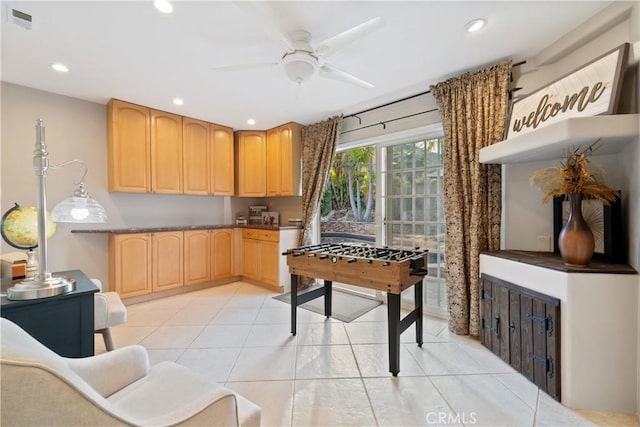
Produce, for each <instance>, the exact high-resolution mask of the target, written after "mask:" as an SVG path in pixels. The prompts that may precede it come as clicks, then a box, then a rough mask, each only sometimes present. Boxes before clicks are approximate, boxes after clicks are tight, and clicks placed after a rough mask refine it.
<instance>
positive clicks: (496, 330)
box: [494, 316, 500, 338]
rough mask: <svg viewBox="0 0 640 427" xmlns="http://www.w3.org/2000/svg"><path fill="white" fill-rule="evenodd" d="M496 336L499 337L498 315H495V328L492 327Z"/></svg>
mask: <svg viewBox="0 0 640 427" xmlns="http://www.w3.org/2000/svg"><path fill="white" fill-rule="evenodd" d="M494 332H495V334H496V337H498V338H500V316H496V328H495V329H494Z"/></svg>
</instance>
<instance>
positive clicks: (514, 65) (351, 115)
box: [344, 61, 527, 133]
mask: <svg viewBox="0 0 640 427" xmlns="http://www.w3.org/2000/svg"><path fill="white" fill-rule="evenodd" d="M526 63H527V61H520V62H516V63H515V64H513V65H512V67H519V66H520V65H524V64H526ZM428 93H431V91H430V90H426V91H424V92H420V93H416V94H415V95H411V96H407V97H405V98H402V99H396V100H395V101H391V102H387V103H386V104H382V105H378V106H377V107H371V108H367V109H366V110H362V111H358V112H357V113H353V114H349V115H348V116H344V118H345V119H348V118H349V117H355V118H357V119H358V120H359V121H360V124H362V119H360V117H358V115H359V114H363V113H368V112H369V111H373V110H377V109H379V108H384V107H388V106H389V105H393V104H397V103H398V102H402V101H407V100H409V99H412V98H416V97H418V96H422V95H426V94H428ZM426 112H428V111H425V113H426ZM418 114H421V113H418ZM401 118H404V117H401ZM387 121H392V120H387ZM371 126H376V125H371ZM367 127H368V126H367ZM361 129H364V128H361ZM347 132H351V131H347ZM345 133H346V132H345Z"/></svg>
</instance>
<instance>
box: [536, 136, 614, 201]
mask: <svg viewBox="0 0 640 427" xmlns="http://www.w3.org/2000/svg"><path fill="white" fill-rule="evenodd" d="M598 141H599V140H598ZM598 141H596V142H594V143H593V144H591V145H590V146H588V147H587V148H585V149H581V147H580V146H578V147H576V148H574V149H573V150H571V149H569V150H567V155H566V159H565V160H564V161H561V162H560V166H554V167H548V168H545V169H541V170H539V171H537V172H536V173H535V174H533V176H532V177H531V179H530V183H531V185H534V184H535V185H536V186H538V188H539V189H540V190H541V191H542V192H544V193H545V197H544V199H543V203H546V202H548V201H549V200H551V199H552V198H553V197H554V196H564V195H567V194H582V197H583V198H584V199H594V200H599V201H600V202H602V203H603V204H605V205H609V204H610V203H611V202H613V201H615V200H616V198H617V197H618V192H617V191H616V190H614V189H613V188H611V187H609V186H608V185H606V184H605V183H603V182H602V178H603V174H604V171H603V170H602V169H600V168H598V167H597V166H593V165H590V163H589V156H590V155H592V154H593V153H594V152H595V151H596V150H597V148H598V146H597V145H596V144H597V143H598ZM589 166H591V167H589Z"/></svg>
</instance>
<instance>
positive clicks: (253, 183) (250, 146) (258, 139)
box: [235, 131, 267, 197]
mask: <svg viewBox="0 0 640 427" xmlns="http://www.w3.org/2000/svg"><path fill="white" fill-rule="evenodd" d="M235 140H236V162H237V169H236V170H237V183H238V196H243V197H264V196H266V194H267V186H266V133H265V132H263V131H238V132H236V133H235Z"/></svg>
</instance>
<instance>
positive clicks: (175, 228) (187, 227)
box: [71, 224, 302, 234]
mask: <svg viewBox="0 0 640 427" xmlns="http://www.w3.org/2000/svg"><path fill="white" fill-rule="evenodd" d="M220 228H259V229H262V230H278V231H279V230H298V229H302V226H299V225H281V226H279V227H275V226H271V225H262V224H247V225H244V224H217V225H177V226H172V227H129V228H87V229H78V230H71V232H72V233H103V234H133V233H161V232H163V231H191V230H215V229H220Z"/></svg>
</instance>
